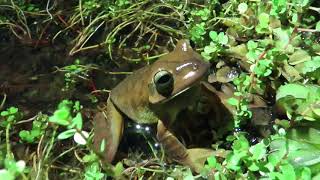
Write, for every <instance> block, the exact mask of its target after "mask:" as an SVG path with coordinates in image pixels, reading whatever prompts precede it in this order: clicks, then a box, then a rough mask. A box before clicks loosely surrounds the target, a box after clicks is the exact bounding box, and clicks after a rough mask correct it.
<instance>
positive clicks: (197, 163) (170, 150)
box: [157, 121, 214, 173]
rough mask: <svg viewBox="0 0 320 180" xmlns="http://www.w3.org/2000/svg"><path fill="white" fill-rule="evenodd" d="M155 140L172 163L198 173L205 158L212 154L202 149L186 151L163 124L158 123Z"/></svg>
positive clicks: (210, 151)
mask: <svg viewBox="0 0 320 180" xmlns="http://www.w3.org/2000/svg"><path fill="white" fill-rule="evenodd" d="M157 139H158V141H159V142H160V143H161V145H162V146H163V148H164V151H165V153H166V154H167V155H168V156H169V157H170V158H171V159H172V160H174V161H176V162H178V163H180V164H183V165H187V166H189V167H190V168H191V169H192V170H193V171H195V172H197V173H200V170H201V169H202V167H203V165H204V162H205V161H206V158H207V157H209V156H210V155H212V154H213V152H214V151H213V150H211V149H204V148H195V149H187V148H186V147H185V146H184V145H183V144H182V143H181V142H180V141H179V140H178V138H177V137H175V136H174V135H173V134H172V133H171V132H170V131H169V130H168V129H167V128H166V127H165V126H164V124H163V122H162V121H158V125H157Z"/></svg>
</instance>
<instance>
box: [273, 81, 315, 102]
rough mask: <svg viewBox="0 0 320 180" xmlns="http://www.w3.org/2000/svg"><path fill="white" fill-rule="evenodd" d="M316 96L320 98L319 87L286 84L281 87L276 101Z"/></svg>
mask: <svg viewBox="0 0 320 180" xmlns="http://www.w3.org/2000/svg"><path fill="white" fill-rule="evenodd" d="M309 94H310V95H314V96H318V97H320V88H319V86H312V85H308V86H307V85H301V84H286V85H282V86H280V87H279V89H278V91H277V95H276V100H277V101H278V100H279V99H281V98H283V97H286V96H293V97H295V98H301V99H307V98H308V95H309Z"/></svg>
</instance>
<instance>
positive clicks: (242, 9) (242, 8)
mask: <svg viewBox="0 0 320 180" xmlns="http://www.w3.org/2000/svg"><path fill="white" fill-rule="evenodd" d="M247 9H248V5H247V4H246V3H240V4H239V5H238V11H239V13H240V14H244V13H245V12H246V11H247Z"/></svg>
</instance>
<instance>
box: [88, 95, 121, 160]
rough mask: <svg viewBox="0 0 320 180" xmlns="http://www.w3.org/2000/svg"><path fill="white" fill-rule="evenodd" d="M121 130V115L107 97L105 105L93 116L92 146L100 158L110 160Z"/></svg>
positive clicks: (114, 151)
mask: <svg viewBox="0 0 320 180" xmlns="http://www.w3.org/2000/svg"><path fill="white" fill-rule="evenodd" d="M122 132H123V117H122V115H121V113H120V112H119V111H118V109H117V108H116V107H115V106H114V104H113V103H112V101H111V100H110V98H108V101H107V106H106V107H104V108H103V109H102V110H101V111H100V112H98V113H97V114H96V115H95V117H94V147H95V149H96V150H97V151H98V152H99V154H101V155H102V158H103V159H102V160H103V161H106V162H109V163H110V162H112V160H113V158H114V156H115V154H116V152H117V149H118V145H119V143H120V139H121V137H122Z"/></svg>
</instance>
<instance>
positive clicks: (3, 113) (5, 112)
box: [0, 111, 9, 116]
mask: <svg viewBox="0 0 320 180" xmlns="http://www.w3.org/2000/svg"><path fill="white" fill-rule="evenodd" d="M0 115H1V116H8V115H9V112H8V111H2V112H1V114H0Z"/></svg>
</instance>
